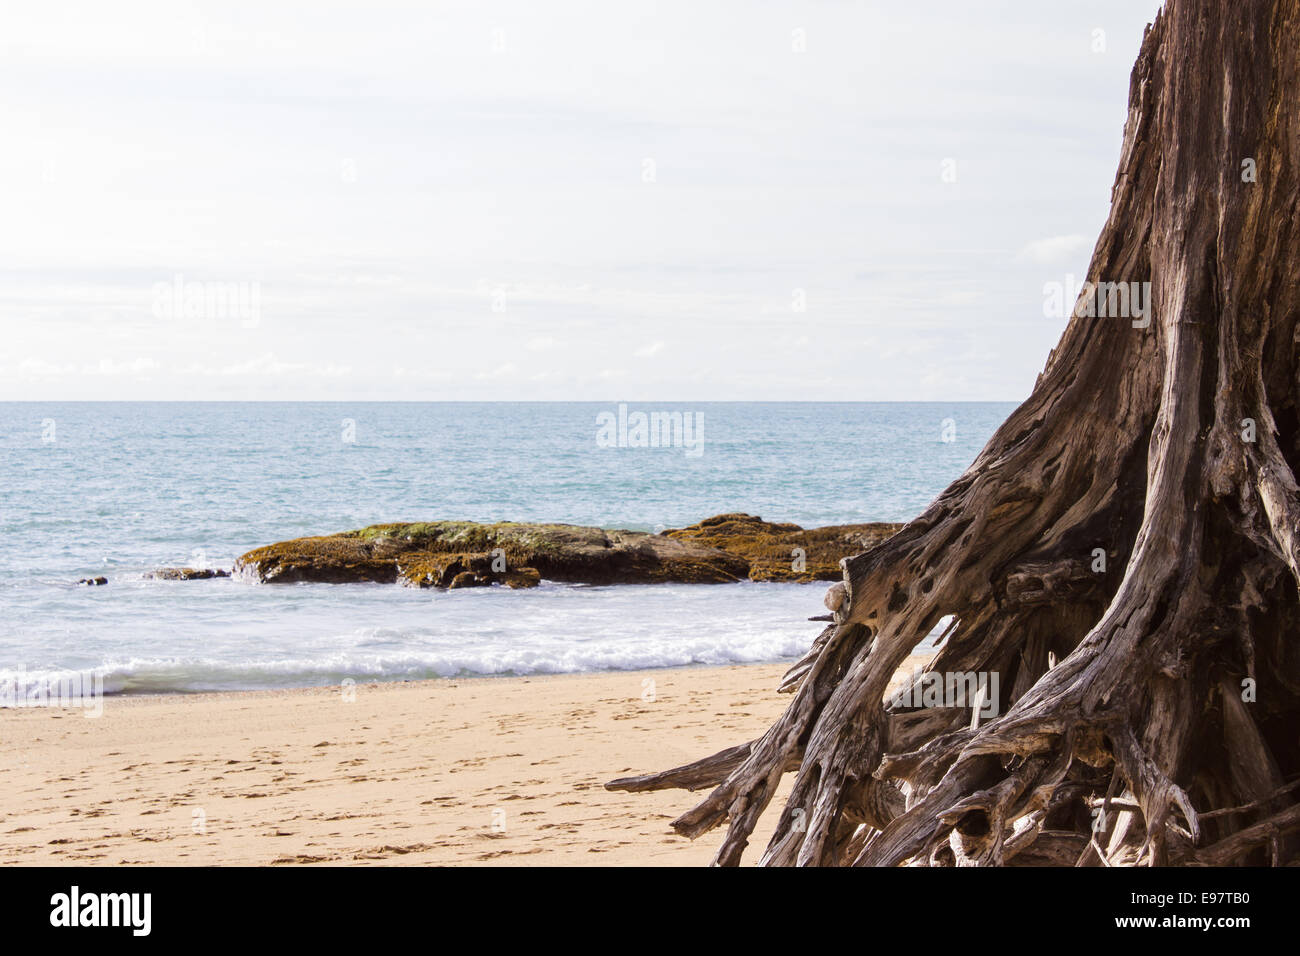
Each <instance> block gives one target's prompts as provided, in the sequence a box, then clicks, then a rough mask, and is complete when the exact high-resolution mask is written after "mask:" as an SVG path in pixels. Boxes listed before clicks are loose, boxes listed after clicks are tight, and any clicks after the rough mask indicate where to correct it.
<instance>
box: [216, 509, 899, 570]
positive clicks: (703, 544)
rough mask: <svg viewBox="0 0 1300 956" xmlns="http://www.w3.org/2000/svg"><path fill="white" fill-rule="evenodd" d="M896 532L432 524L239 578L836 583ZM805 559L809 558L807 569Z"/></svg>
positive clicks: (394, 528) (336, 543)
mask: <svg viewBox="0 0 1300 956" xmlns="http://www.w3.org/2000/svg"><path fill="white" fill-rule="evenodd" d="M896 527H897V526H895V525H885V524H870V525H842V526H837V527H834V528H818V529H813V530H810V531H805V530H804V529H802V528H800V527H799V526H798V525H791V524H782V525H778V524H771V523H769V522H765V521H763V520H762V519H761V518H757V517H754V516H752V515H739V514H732V515H719V516H718V517H716V518H709V519H708V520H706V521H702V522H700V523H699V524H697V525H692V526H691V527H689V528H681V529H676V530H672V531H666V532H664V533H662V534H648V533H646V532H642V531H607V530H605V529H602V528H592V527H585V526H582V525H567V524H521V523H516V522H501V523H498V524H478V523H476V522H472V521H433V522H420V523H413V524H379V525H371V526H370V527H368V528H361V529H360V530H357V531H345V532H342V533H340V534H332V535H324V536H321V537H313V538H295V539H293V540H291V541H282V542H279V543H278V544H272V545H268V546H266V547H263V548H256V549H254V550H252V551H249V552H248V553H247V554H245V555H243V556H242V557H240V558H239V560H238V561H236V562H235V567H234V573H235V574H236V575H239V576H241V577H244V578H246V579H249V580H254V581H259V582H265V583H294V582H303V581H311V582H322V583H328V584H343V583H353V582H375V583H382V584H394V583H400V584H403V585H406V586H408V587H436V588H463V587H481V586H485V585H491V584H504V585H506V586H508V587H515V588H524V587H534V586H536V585H537V584H538V583H539V582H540V581H542V580H543V579H544V580H547V581H562V582H568V583H576V584H649V583H657V582H677V583H687V584H719V583H725V582H731V581H741V580H745V579H746V578H752V579H753V580H756V581H773V580H782V581H811V580H826V579H830V578H834V577H838V575H839V573H840V572H839V565H838V562H839V559H840V558H842V557H845V556H847V555H850V554H856V553H857V552H859V551H861V550H863V549H864V548H865V547H870V546H871V545H873V544H875V543H876V542H878V541H881V540H884V538H886V537H888V536H889V534H890V533H892V531H893V529H894V528H896ZM795 549H802V551H803V554H802V558H801V556H800V554H799V553H797V552H796V550H795Z"/></svg>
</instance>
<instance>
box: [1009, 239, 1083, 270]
mask: <svg viewBox="0 0 1300 956" xmlns="http://www.w3.org/2000/svg"><path fill="white" fill-rule="evenodd" d="M1095 243H1096V238H1095V237H1093V238H1090V237H1088V236H1085V235H1082V234H1079V233H1074V234H1071V235H1068V236H1051V237H1050V238H1047V239H1035V240H1034V241H1033V242H1030V243H1027V244H1026V245H1025V247H1024V248H1023V249H1021V250H1020V252H1019V253H1017V254H1016V261H1017V262H1031V263H1034V264H1036V265H1056V264H1058V263H1062V264H1069V263H1072V262H1075V261H1077V260H1078V259H1079V257H1080V256H1082V255H1086V254H1087V253H1088V252H1091V251H1092V247H1093V245H1094V244H1095Z"/></svg>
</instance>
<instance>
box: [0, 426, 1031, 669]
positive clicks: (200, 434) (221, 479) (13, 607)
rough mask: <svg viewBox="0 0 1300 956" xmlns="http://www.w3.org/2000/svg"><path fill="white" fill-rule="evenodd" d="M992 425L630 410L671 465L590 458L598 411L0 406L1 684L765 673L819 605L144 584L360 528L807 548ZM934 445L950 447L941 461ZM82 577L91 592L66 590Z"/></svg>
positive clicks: (880, 511) (705, 592)
mask: <svg viewBox="0 0 1300 956" xmlns="http://www.w3.org/2000/svg"><path fill="white" fill-rule="evenodd" d="M1013 408H1014V405H1013V404H1010V403H954V404H929V403H925V404H913V403H885V404H804V403H792V404H755V403H738V404H730V403H727V404H723V403H672V402H662V403H630V404H629V410H630V412H632V413H634V412H636V411H644V412H647V413H649V412H664V413H674V412H680V413H682V414H683V415H684V416H691V418H690V420H691V421H692V422H693V423H697V425H698V427H699V434H698V436H693V437H699V438H701V439H702V444H701V445H700V446H699V452H698V454H696V453H693V452H692V450H691V449H688V448H685V447H671V446H670V447H658V448H653V447H651V448H642V447H602V445H603V444H608V442H604V443H602V442H601V441H599V440H598V420H599V417H600V416H601V414H602V413H614V414H617V412H618V405H617V404H614V403H609V404H596V403H575V404H555V403H537V404H509V403H499V404H498V403H493V404H454V403H438V404H414V403H229V404H226V403H6V404H0V680H9V681H11V682H12V681H13V680H15V679H17V680H19V681H20V682H21V681H25V682H27V684H28V685H31V684H33V683H40V682H44V681H48V680H49V679H51V678H52V677H57V676H58V675H59V674H60V673H62V672H65V671H69V670H86V669H92V668H94V669H102V671H103V672H104V673H105V675H106V678H105V680H106V687H107V689H108V690H109V691H111V692H158V691H185V690H203V689H222V688H232V689H233V688H256V687H284V686H300V685H307V684H329V683H336V682H338V681H340V680H342V679H344V678H348V677H351V678H353V679H355V680H385V679H413V678H421V677H432V676H450V675H457V674H505V673H515V674H519V673H554V672H567V671H581V670H594V669H614V668H641V667H654V666H670V665H680V664H690V663H726V662H742V661H769V660H782V659H788V658H792V657H795V656H797V655H799V654H801V653H802V652H803V651H804V650H805V649H806V648H807V646H808V644H809V643H810V642H811V640H812V638H813V637H814V636H815V635H816V633H817V630H818V627H819V625H817V624H813V623H809V622H808V621H807V620H806V618H807V617H808V616H809V615H812V614H817V613H821V612H822V608H821V596H822V593H823V592H824V590H825V585H824V584H816V585H793V584H784V585H778V584H748V583H746V584H737V585H719V586H686V585H645V586H630V587H577V586H565V585H555V584H545V585H543V587H541V588H539V589H537V590H536V591H522V592H521V591H508V590H502V589H498V588H490V589H475V590H467V591H454V592H430V591H417V590H412V589H404V588H400V587H397V586H377V585H341V586H339V585H334V586H331V585H286V586H272V585H254V584H249V583H246V582H242V581H238V580H228V579H218V580H211V581H189V582H164V581H146V580H143V579H142V578H141V575H142V573H143V572H145V571H147V570H149V569H151V568H155V567H159V566H174V565H189V566H195V565H206V566H211V567H222V568H229V567H230V566H231V564H232V563H233V561H234V559H235V558H236V557H237V556H238V555H240V554H242V553H243V552H244V551H247V550H249V549H250V548H253V547H256V546H258V545H261V544H267V543H270V542H273V541H278V540H282V539H285V538H292V537H298V536H302V535H308V534H324V533H328V532H332V531H340V530H345V529H348V528H355V527H361V526H363V525H367V524H373V523H376V522H379V521H405V520H410V521H416V520H429V519H438V518H459V519H470V520H479V521H499V520H518V521H560V522H570V523H575V524H595V525H601V526H604V527H610V528H631V529H644V530H658V529H662V528H664V527H680V526H682V525H685V524H690V523H693V522H695V521H698V520H700V519H701V518H704V517H707V516H709V515H712V514H717V513H720V512H725V511H746V512H750V513H752V514H758V515H761V516H762V517H764V518H766V519H768V520H773V521H793V522H796V523H798V524H801V525H804V526H806V527H811V526H816V525H824V524H835V523H844V522H863V521H902V520H906V519H909V518H911V517H914V516H915V515H916V514H918V513H919V512H920V511H921V510H922V509H923V508H924V507H925V505H926V504H928V503H929V502H930V501H931V500H932V499H933V498H934V496H935V495H936V494H938V493H939V492H940V491H942V490H943V489H944V487H946V486H947V484H948V483H949V482H951V481H952V480H953V479H954V478H956V477H957V476H958V475H960V473H961V472H962V470H963V469H964V468H965V467H966V466H967V465H968V464H969V463H970V462H971V461H972V460H973V459H974V457H975V455H976V454H977V453H978V451H979V450H980V448H981V447H982V446H983V444H984V442H985V441H986V440H987V439H988V437H989V436H990V435H991V434H992V432H993V430H994V429H995V428H996V427H997V426H998V425H999V424H1000V423H1001V422H1002V421H1003V419H1005V418H1006V416H1007V415H1008V414H1009V413H1010V412H1011V411H1012V409H1013ZM945 438H948V439H951V440H945ZM97 575H104V576H107V577H108V578H109V584H108V585H107V586H104V587H77V586H76V585H75V582H76V581H77V580H78V579H80V578H84V577H92V576H97Z"/></svg>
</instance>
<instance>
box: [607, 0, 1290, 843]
mask: <svg viewBox="0 0 1300 956" xmlns="http://www.w3.org/2000/svg"><path fill="white" fill-rule="evenodd" d="M1297 164H1300V0H1169V2H1168V4H1167V5H1166V8H1165V10H1164V11H1163V12H1162V13H1161V14H1160V15H1159V17H1158V18H1157V19H1156V22H1155V23H1154V24H1153V25H1152V26H1150V27H1149V28H1148V30H1147V33H1146V36H1145V39H1144V42H1143V45H1142V52H1141V54H1140V55H1139V57H1138V61H1137V63H1136V65H1135V66H1134V69H1133V75H1132V81H1131V88H1130V94H1129V112H1128V120H1127V123H1126V126H1125V132H1124V143H1123V151H1122V154H1121V159H1120V165H1119V173H1118V175H1117V177H1116V180H1115V185H1114V189H1113V193H1112V205H1111V211H1110V217H1109V219H1108V221H1107V223H1106V226H1105V228H1104V230H1103V231H1102V234H1101V237H1100V239H1099V240H1098V243H1097V247H1096V251H1095V252H1094V253H1093V258H1092V262H1091V265H1090V267H1089V275H1088V278H1089V280H1090V282H1091V283H1094V284H1100V283H1124V284H1125V290H1140V289H1141V288H1142V287H1141V285H1140V284H1141V283H1146V282H1149V283H1151V286H1150V289H1151V303H1152V304H1153V308H1152V311H1151V312H1149V313H1148V316H1147V320H1146V321H1145V322H1144V321H1143V318H1142V316H1141V310H1140V308H1139V306H1138V303H1137V302H1130V303H1129V309H1128V312H1127V313H1126V312H1125V308H1124V296H1123V295H1122V294H1121V292H1122V291H1125V290H1120V289H1119V288H1118V287H1117V286H1104V285H1100V286H1095V287H1094V290H1092V291H1090V290H1089V289H1088V288H1087V287H1086V286H1085V288H1084V291H1083V293H1082V294H1081V295H1080V298H1079V300H1078V302H1077V304H1076V307H1075V312H1074V315H1073V317H1072V318H1071V321H1070V322H1069V325H1068V327H1067V328H1066V330H1065V333H1064V336H1063V337H1062V339H1061V342H1060V344H1059V345H1058V346H1057V348H1056V349H1055V350H1054V351H1053V353H1052V355H1051V357H1050V358H1049V359H1048V362H1047V367H1046V369H1045V370H1044V372H1043V373H1042V375H1041V376H1040V377H1039V380H1038V383H1037V385H1036V387H1035V389H1034V392H1033V394H1032V395H1031V396H1030V398H1029V399H1028V400H1027V401H1026V402H1025V403H1024V404H1023V405H1022V406H1020V408H1019V409H1017V410H1016V411H1015V413H1014V414H1012V415H1011V417H1010V418H1009V419H1008V420H1007V422H1006V423H1005V424H1004V425H1003V426H1002V427H1001V428H1000V429H999V430H998V432H997V434H996V435H994V437H993V438H992V439H991V440H990V441H989V443H988V445H987V447H985V449H984V450H983V451H982V452H981V454H980V455H979V457H978V458H977V459H976V461H975V462H974V464H972V465H971V467H970V468H969V469H968V470H967V471H966V473H965V474H964V475H962V477H961V478H959V479H958V480H957V481H956V482H954V483H953V484H952V486H951V487H949V488H948V489H947V490H946V491H945V492H944V493H943V494H942V495H940V496H939V498H938V499H937V500H935V502H934V503H933V504H931V505H930V507H929V508H928V509H927V510H926V511H925V513H924V514H922V515H921V516H920V517H919V518H917V519H916V520H914V521H912V522H911V523H910V524H908V525H907V526H906V527H905V528H904V529H903V530H901V531H900V532H899V533H898V534H896V535H895V536H894V537H892V538H891V539H889V540H888V541H886V542H884V543H883V544H881V545H878V546H877V547H875V548H873V549H871V550H870V551H867V552H866V553H864V554H860V555H857V556H856V557H853V558H850V559H847V560H846V561H845V562H843V564H844V583H845V586H846V590H847V594H846V596H845V600H844V602H843V604H841V605H840V607H839V609H838V610H837V611H836V614H835V623H834V624H833V625H831V626H829V627H827V628H826V630H825V631H824V632H823V633H822V634H821V635H820V636H819V637H818V639H817V641H816V643H815V645H814V647H813V649H812V651H811V652H810V653H809V655H808V656H807V657H806V658H805V659H804V661H802V662H800V664H798V665H796V667H795V668H794V669H793V670H792V671H791V672H790V675H788V677H787V680H786V685H785V686H784V687H783V689H785V690H790V691H792V692H793V695H794V696H793V700H792V701H791V703H790V706H789V708H788V709H787V711H786V712H785V714H784V715H783V716H782V717H781V719H780V720H779V721H778V722H777V723H776V724H775V725H774V726H773V727H772V728H771V729H769V730H768V731H767V733H765V734H764V735H763V736H762V737H760V738H758V739H757V740H755V741H753V742H752V743H750V744H748V745H742V746H740V747H735V748H731V749H730V750H727V751H723V752H722V753H720V754H717V755H715V756H713V757H709V758H706V759H705V760H702V761H700V762H698V763H697V764H692V765H690V766H688V767H683V768H678V769H677V770H674V771H667V772H666V773H663V774H654V775H650V776H647V777H639V778H632V779H628V780H621V781H614V782H613V783H611V784H609V786H610V787H611V788H617V789H629V790H632V789H652V788H657V787H673V786H688V787H690V788H691V789H696V788H700V787H705V786H709V787H713V790H712V792H711V793H710V794H709V796H708V797H707V798H706V799H705V800H704V801H703V802H701V803H700V804H699V805H698V806H696V807H695V809H693V810H691V811H690V812H688V813H686V814H685V815H683V816H682V817H680V818H679V819H677V820H676V821H674V823H673V826H674V827H675V828H676V829H677V830H678V831H679V832H680V833H682V834H684V835H686V836H688V837H692V838H694V837H698V836H700V835H701V834H703V833H706V832H707V831H709V830H710V829H712V828H714V827H716V826H718V825H719V824H722V823H724V822H726V823H729V828H728V830H727V833H726V837H725V838H724V839H723V841H722V845H721V847H720V849H719V850H718V854H717V858H716V862H717V863H720V864H724V865H725V864H736V863H738V862H739V860H740V856H741V853H742V851H743V850H744V849H745V846H746V844H747V842H748V838H749V835H750V834H751V832H752V831H753V828H754V824H755V821H756V820H757V818H758V817H759V815H760V814H761V813H763V811H764V810H765V809H766V808H767V806H768V803H769V801H771V799H772V796H773V793H774V792H775V790H776V788H777V785H778V783H779V781H780V780H781V777H782V775H783V774H785V773H787V772H791V773H794V774H795V778H794V782H793V790H792V792H791V794H790V797H789V799H788V801H787V802H786V805H785V807H784V808H783V809H782V810H781V815H780V818H779V820H778V823H777V826H776V832H775V835H774V837H773V838H772V841H771V843H770V844H769V845H768V847H767V850H766V852H765V853H764V855H763V857H762V862H763V863H766V864H774V865H782V864H804V865H837V864H838V865H868V866H871V865H899V864H912V865H953V864H955V865H989V864H1011V865H1031V864H1043V863H1053V864H1062V863H1064V864H1078V865H1083V866H1096V865H1103V864H1105V865H1111V864H1149V865H1161V864H1196V863H1250V864H1264V863H1273V864H1275V865H1276V864H1279V863H1284V862H1287V861H1288V860H1295V859H1296V857H1297V853H1298V851H1300V841H1298V840H1297V839H1296V838H1295V831H1297V830H1300V806H1298V805H1297V797H1296V793H1297V792H1300V791H1297V790H1295V789H1292V788H1291V787H1290V786H1289V782H1291V781H1293V780H1294V779H1295V778H1296V777H1297V775H1300V741H1298V740H1297V737H1298V735H1300V637H1298V635H1300V595H1298V591H1297V583H1298V582H1300V524H1298V523H1297V522H1298V520H1300V488H1298V487H1297V481H1296V467H1297V465H1298V464H1300V410H1298V409H1297V402H1296V390H1297V374H1298V373H1300V362H1298V358H1300V344H1298V339H1297V336H1298V335H1300V329H1297V318H1298V316H1300V311H1298V305H1300V245H1298V244H1297V241H1296V239H1297V230H1300V218H1298V216H1300V210H1298V209H1297V197H1298V193H1297ZM1132 283H1138V284H1139V285H1138V286H1132V285H1130V284H1132ZM1139 295H1140V291H1139ZM1117 313H1119V314H1117ZM948 615H952V616H953V619H954V620H953V623H952V625H951V626H950V628H949V629H948V631H947V635H946V638H945V640H944V642H943V644H942V647H941V650H940V652H939V654H938V655H937V657H936V658H935V660H934V661H933V662H932V663H931V665H930V670H931V671H934V672H937V673H938V674H940V675H948V674H954V673H965V672H989V673H997V674H999V675H1000V686H999V695H998V701H997V703H998V709H997V716H993V717H991V718H989V719H987V720H985V721H984V722H982V723H978V725H977V726H974V727H972V708H971V707H969V706H967V707H965V708H961V707H917V706H914V705H913V706H904V705H902V704H900V703H898V702H891V701H886V700H885V699H884V697H885V691H886V686H887V684H888V682H889V680H890V678H891V676H892V675H893V674H894V673H895V671H896V670H897V669H898V667H899V666H900V664H902V663H903V662H904V661H905V660H906V658H907V657H908V655H909V653H910V652H911V651H912V649H913V648H914V647H915V646H916V645H917V644H918V643H919V642H920V641H921V640H922V639H923V638H924V636H925V635H926V634H927V632H929V631H930V630H931V629H932V628H933V627H934V626H935V625H936V624H937V623H938V622H939V621H940V620H941V619H942V618H943V617H945V616H948Z"/></svg>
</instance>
